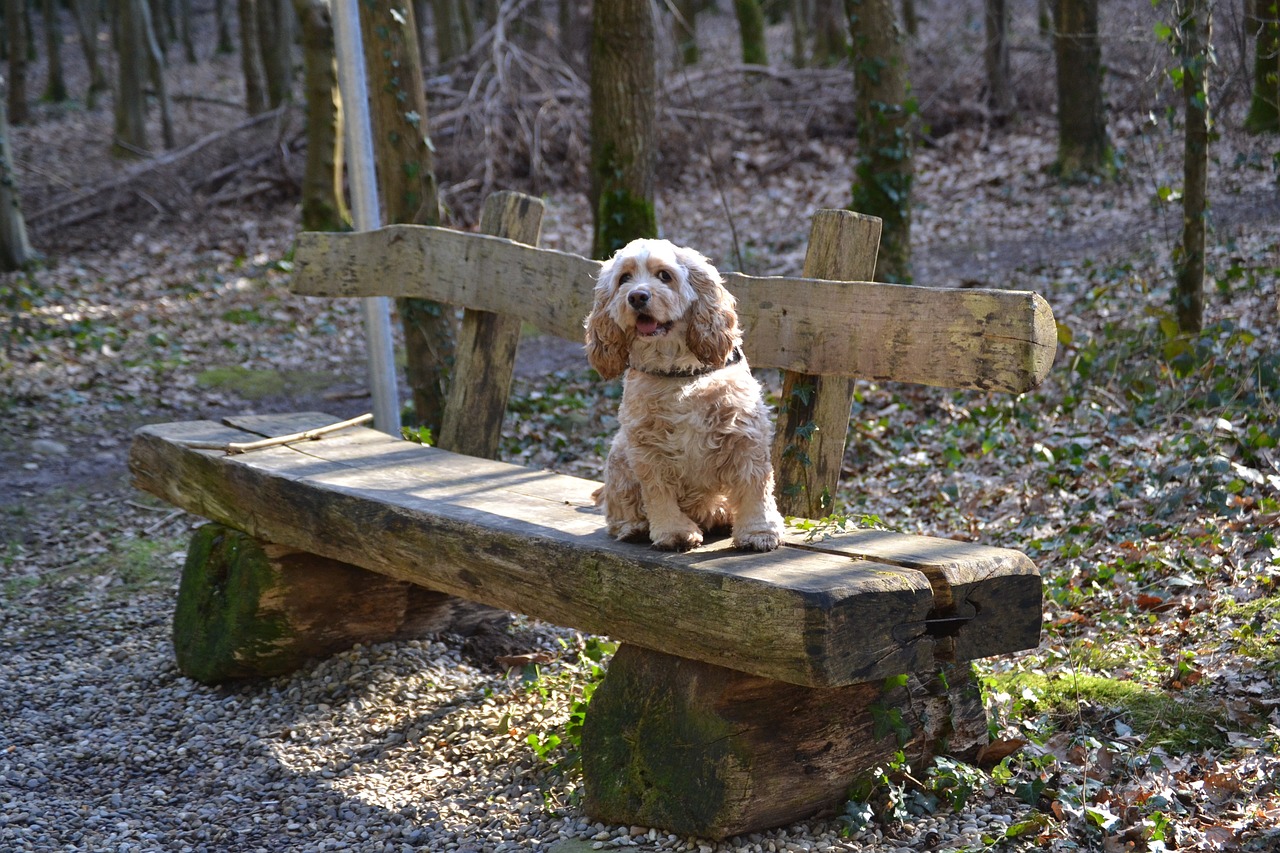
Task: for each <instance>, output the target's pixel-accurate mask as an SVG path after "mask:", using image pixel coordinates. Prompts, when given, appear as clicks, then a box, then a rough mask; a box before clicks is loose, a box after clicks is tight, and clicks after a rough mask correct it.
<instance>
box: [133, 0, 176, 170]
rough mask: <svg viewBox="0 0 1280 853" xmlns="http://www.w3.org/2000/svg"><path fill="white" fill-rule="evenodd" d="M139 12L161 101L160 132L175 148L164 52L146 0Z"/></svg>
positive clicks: (152, 82) (165, 143)
mask: <svg viewBox="0 0 1280 853" xmlns="http://www.w3.org/2000/svg"><path fill="white" fill-rule="evenodd" d="M137 12H138V15H139V16H140V17H141V18H142V36H143V39H144V43H145V45H146V48H147V55H148V57H149V59H150V62H149V63H148V69H149V71H150V74H151V85H152V86H154V87H155V91H156V100H157V101H159V102H160V133H161V136H162V137H163V138H164V147H165V148H166V149H169V148H174V147H175V146H176V145H177V139H176V138H175V136H174V132H173V109H172V102H171V101H170V100H169V86H168V84H167V83H166V81H165V76H164V70H165V61H164V53H163V52H162V51H161V50H160V44H159V42H158V41H157V40H156V34H155V26H154V22H153V21H152V19H151V11H150V9H149V7H148V6H147V3H146V0H139V2H138V4H137Z"/></svg>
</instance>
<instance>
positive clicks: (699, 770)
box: [582, 645, 987, 839]
mask: <svg viewBox="0 0 1280 853" xmlns="http://www.w3.org/2000/svg"><path fill="white" fill-rule="evenodd" d="M986 737H987V723H986V715H985V712H984V710H983V707H982V703H981V702H980V701H979V698H978V694H977V688H976V686H975V685H974V683H973V680H972V672H971V670H970V668H969V667H968V666H967V665H963V666H956V667H951V668H949V669H948V671H947V673H946V678H938V677H925V678H923V679H917V678H914V677H913V678H912V679H910V680H906V679H902V680H901V681H899V680H895V681H893V682H892V683H891V684H885V683H882V682H875V683H865V684H855V685H851V686H848V687H838V688H827V689H814V688H806V687H800V686H797V685H793V684H786V683H784V682H780V681H773V680H770V679H767V678H760V677H758V676H752V675H747V674H745V673H741V672H737V671H735V670H731V669H725V668H723V667H718V666H714V665H712V664H707V663H701V662H699V661H693V660H687V659H684V658H679V657H675V656H672V655H667V654H662V653H660V652H654V651H650V650H648V649H643V648H640V647H638V646H629V645H624V646H622V647H621V648H619V650H618V652H617V654H616V655H615V656H614V658H613V661H612V662H611V663H610V665H609V672H608V675H607V677H606V678H605V680H604V681H603V682H602V683H601V684H600V686H599V687H598V688H597V689H596V691H595V693H594V695H593V696H592V699H591V707H590V710H589V711H588V713H587V719H586V725H585V728H584V731H583V743H582V757H583V777H584V787H585V799H584V808H585V810H586V812H587V814H589V815H590V816H591V817H592V818H593V819H595V820H600V821H603V822H605V823H614V824H638V825H640V826H661V827H663V828H664V829H666V830H668V831H670V832H675V833H677V834H683V835H696V836H699V837H703V838H715V839H720V838H726V837H728V836H731V835H740V834H743V833H747V832H752V831H754V830H757V829H763V828H768V827H774V826H779V825H781V824H786V823H790V822H792V821H795V820H800V819H803V818H805V817H808V816H811V815H815V814H821V813H824V812H830V811H833V810H834V809H836V808H838V807H839V805H840V804H841V803H842V802H843V801H844V800H845V799H846V797H847V795H848V789H849V786H850V784H851V783H852V782H853V781H854V780H855V779H856V778H857V777H858V776H859V775H861V774H865V773H867V772H869V771H870V769H871V768H873V767H876V766H877V765H882V764H884V763H886V762H888V761H890V760H891V759H892V757H893V755H894V753H895V752H897V751H898V750H899V749H902V750H904V752H905V753H906V755H907V756H908V757H909V758H910V759H912V760H923V759H927V758H928V757H930V756H932V755H934V754H936V753H938V752H941V751H944V750H945V751H946V752H947V753H948V754H953V755H959V756H960V757H969V756H972V755H973V754H974V753H975V752H976V750H977V748H978V747H979V746H980V745H981V744H983V743H985V742H986Z"/></svg>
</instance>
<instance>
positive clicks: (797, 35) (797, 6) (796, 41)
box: [788, 0, 813, 68]
mask: <svg viewBox="0 0 1280 853" xmlns="http://www.w3.org/2000/svg"><path fill="white" fill-rule="evenodd" d="M788 6H790V8H791V64H792V65H794V66H795V67H796V68H804V67H805V66H806V65H808V64H809V36H810V34H811V33H812V31H813V0H791V2H790V3H789V4H788Z"/></svg>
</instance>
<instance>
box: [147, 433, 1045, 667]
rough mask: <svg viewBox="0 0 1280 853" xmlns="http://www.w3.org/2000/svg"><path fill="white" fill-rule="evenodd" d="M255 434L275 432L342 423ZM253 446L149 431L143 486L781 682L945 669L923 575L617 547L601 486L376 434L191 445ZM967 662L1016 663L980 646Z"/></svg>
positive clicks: (454, 589) (808, 548) (837, 557)
mask: <svg viewBox="0 0 1280 853" xmlns="http://www.w3.org/2000/svg"><path fill="white" fill-rule="evenodd" d="M240 420H241V422H242V423H243V424H244V425H245V426H248V427H250V428H251V429H252V431H254V432H256V433H259V434H261V433H272V432H276V433H287V432H296V431H299V430H300V429H306V428H312V427H315V426H319V425H323V424H324V423H327V422H331V421H332V420H335V419H334V418H332V417H330V416H328V415H323V414H315V413H312V414H307V415H302V416H285V417H264V416H256V417H253V418H245V419H240ZM244 435H245V432H244V431H242V430H238V429H234V428H232V427H228V426H223V425H220V424H215V423H211V422H196V423H186V424H168V425H158V426H151V427H145V428H143V429H142V430H140V431H139V432H138V434H137V436H136V438H135V441H134V446H133V451H132V454H131V458H130V466H131V469H132V470H133V473H134V478H135V482H136V484H137V485H138V486H139V487H141V488H143V489H146V490H147V491H150V492H152V493H154V494H156V495H158V496H160V497H162V498H164V499H165V500H168V501H169V502H171V503H173V504H175V505H177V506H181V507H183V508H185V509H188V510H190V511H192V512H195V513H198V514H200V515H203V516H205V517H207V518H211V519H213V520H215V521H219V522H222V523H224V524H227V525H230V526H232V527H236V528H238V529H240V530H244V531H245V532H247V533H250V534H251V535H253V536H256V537H258V538H259V539H262V540H265V541H269V542H274V543H278V544H280V545H283V546H287V547H290V548H297V549H299V550H303V551H308V552H310V553H315V554H319V555H321V556H324V557H329V558H332V559H336V560H342V561H344V562H348V563H352V564H354V565H358V566H361V567H363V568H367V569H371V570H373V571H377V572H380V573H382V574H386V575H388V576H390V577H393V578H397V579H400V580H406V581H411V582H413V583H416V584H421V585H423V586H427V587H429V588H432V589H437V590H440V591H443V592H449V593H451V594H454V595H459V596H462V597H464V598H468V599H471V600H475V601H480V602H483V603H486V604H490V605H493V606H497V607H502V608H505V609H508V610H514V611H517V612H521V613H526V614H528V615H531V616H534V617H537V618H541V619H545V620H547V621H551V622H555V623H557V624H562V625H568V626H573V627H577V628H581V629H582V630H586V631H592V632H598V633H605V634H609V635H610V636H613V637H615V638H618V639H621V640H625V641H628V642H633V643H636V644H637V645H641V646H644V647H647V648H651V649H656V650H658V651H664V652H668V653H671V654H678V655H681V656H685V657H694V658H699V659H702V660H705V661H707V662H709V663H714V664H717V665H720V666H726V667H729V668H731V669H738V670H740V671H743V672H748V673H752V674H755V675H760V676H762V677H766V678H771V679H775V680H779V681H787V682H791V683H796V684H807V685H811V686H839V685H843V684H850V683H855V682H859V681H866V680H870V679H876V678H880V677H883V676H887V675H891V674H895V673H901V672H910V671H919V670H922V669H926V668H927V667H928V666H930V665H932V664H933V663H934V661H935V660H936V659H937V657H938V655H937V652H938V651H939V650H938V649H937V648H936V647H937V645H938V640H937V638H936V637H935V636H933V635H932V634H931V633H930V630H929V620H930V618H931V613H932V612H933V610H934V607H935V603H936V602H935V598H936V593H935V590H934V588H933V586H932V585H931V583H930V581H929V579H928V578H926V576H925V574H924V573H923V572H922V570H920V569H918V568H915V567H911V568H907V567H898V566H893V565H890V564H888V563H876V562H872V561H867V560H861V559H851V558H850V557H849V556H848V555H847V554H845V553H841V552H840V551H839V550H838V549H832V548H828V547H827V546H826V544H825V543H803V542H802V540H801V539H800V537H796V541H797V542H799V543H800V544H789V545H787V546H786V547H784V548H782V549H780V550H779V551H777V552H775V553H773V554H769V555H758V554H748V553H741V552H738V551H735V550H733V549H732V548H731V545H730V543H729V542H728V541H727V540H722V541H720V542H716V543H713V544H712V545H710V546H708V547H705V548H702V549H699V550H696V551H693V552H690V553H688V554H664V553H660V552H656V551H652V550H650V549H648V548H646V547H644V546H641V545H634V544H628V543H619V542H615V541H613V540H612V539H610V538H609V537H608V536H607V534H606V533H605V531H604V530H603V524H602V522H603V519H602V517H601V516H600V515H599V512H598V510H597V509H596V508H595V507H594V506H593V505H592V502H591V492H592V491H593V490H594V488H595V487H596V485H597V484H595V483H592V482H590V481H587V480H581V479H578V478H573V477H566V476H562V475H557V474H551V473H548V472H542V471H533V470H529V469H526V468H521V467H519V466H513V465H506V464H503V463H498V462H492V461H489V460H480V459H474V458H470V457H466V456H460V455H457V454H452V453H448V452H446V451H441V450H437V449H434V448H424V447H421V446H418V445H414V444H411V443H408V442H403V441H397V440H394V439H392V438H390V437H388V436H385V435H382V434H381V433H378V432H376V431H374V430H370V429H365V428H356V429H352V430H349V431H347V432H344V433H338V434H334V435H331V436H328V437H326V438H324V439H322V440H320V441H314V442H305V443H302V444H298V445H293V446H288V447H275V448H270V449H267V450H262V451H256V452H254V453H248V454H239V455H236V456H226V455H223V454H221V453H219V452H217V451H209V450H193V449H191V448H188V447H185V446H183V445H182V443H181V441H182V440H184V439H198V440H205V441H210V440H213V441H228V440H233V439H235V438H237V437H239V438H243V437H244ZM952 544H953V545H954V546H955V547H956V549H957V550H959V551H963V550H964V549H965V548H966V547H967V546H965V545H963V544H962V543H952ZM891 556H892V555H891ZM975 571H976V569H975ZM993 571H997V573H998V570H997V569H993ZM940 577H942V575H940ZM992 583H994V584H996V585H997V586H998V581H996V580H994V579H993V580H992ZM961 628H963V625H961ZM964 648H965V649H966V651H967V652H975V653H980V654H997V653H1002V652H1006V651H1012V650H1013V649H1011V648H1008V647H1004V646H1000V645H998V644H996V643H991V642H986V641H984V640H983V639H982V638H975V640H974V642H973V643H971V644H969V645H967V646H965V647H964ZM1018 648H1021V646H1019V647H1018ZM944 651H946V652H947V653H948V656H949V654H950V650H944Z"/></svg>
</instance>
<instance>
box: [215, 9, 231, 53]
mask: <svg viewBox="0 0 1280 853" xmlns="http://www.w3.org/2000/svg"><path fill="white" fill-rule="evenodd" d="M228 2H230V0H213V18H214V27H215V28H216V29H217V31H218V44H217V47H215V48H214V50H215V51H217V52H218V53H235V52H236V45H235V42H234V41H232V40H231V16H230V15H229V14H228V13H227V3H228Z"/></svg>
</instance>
